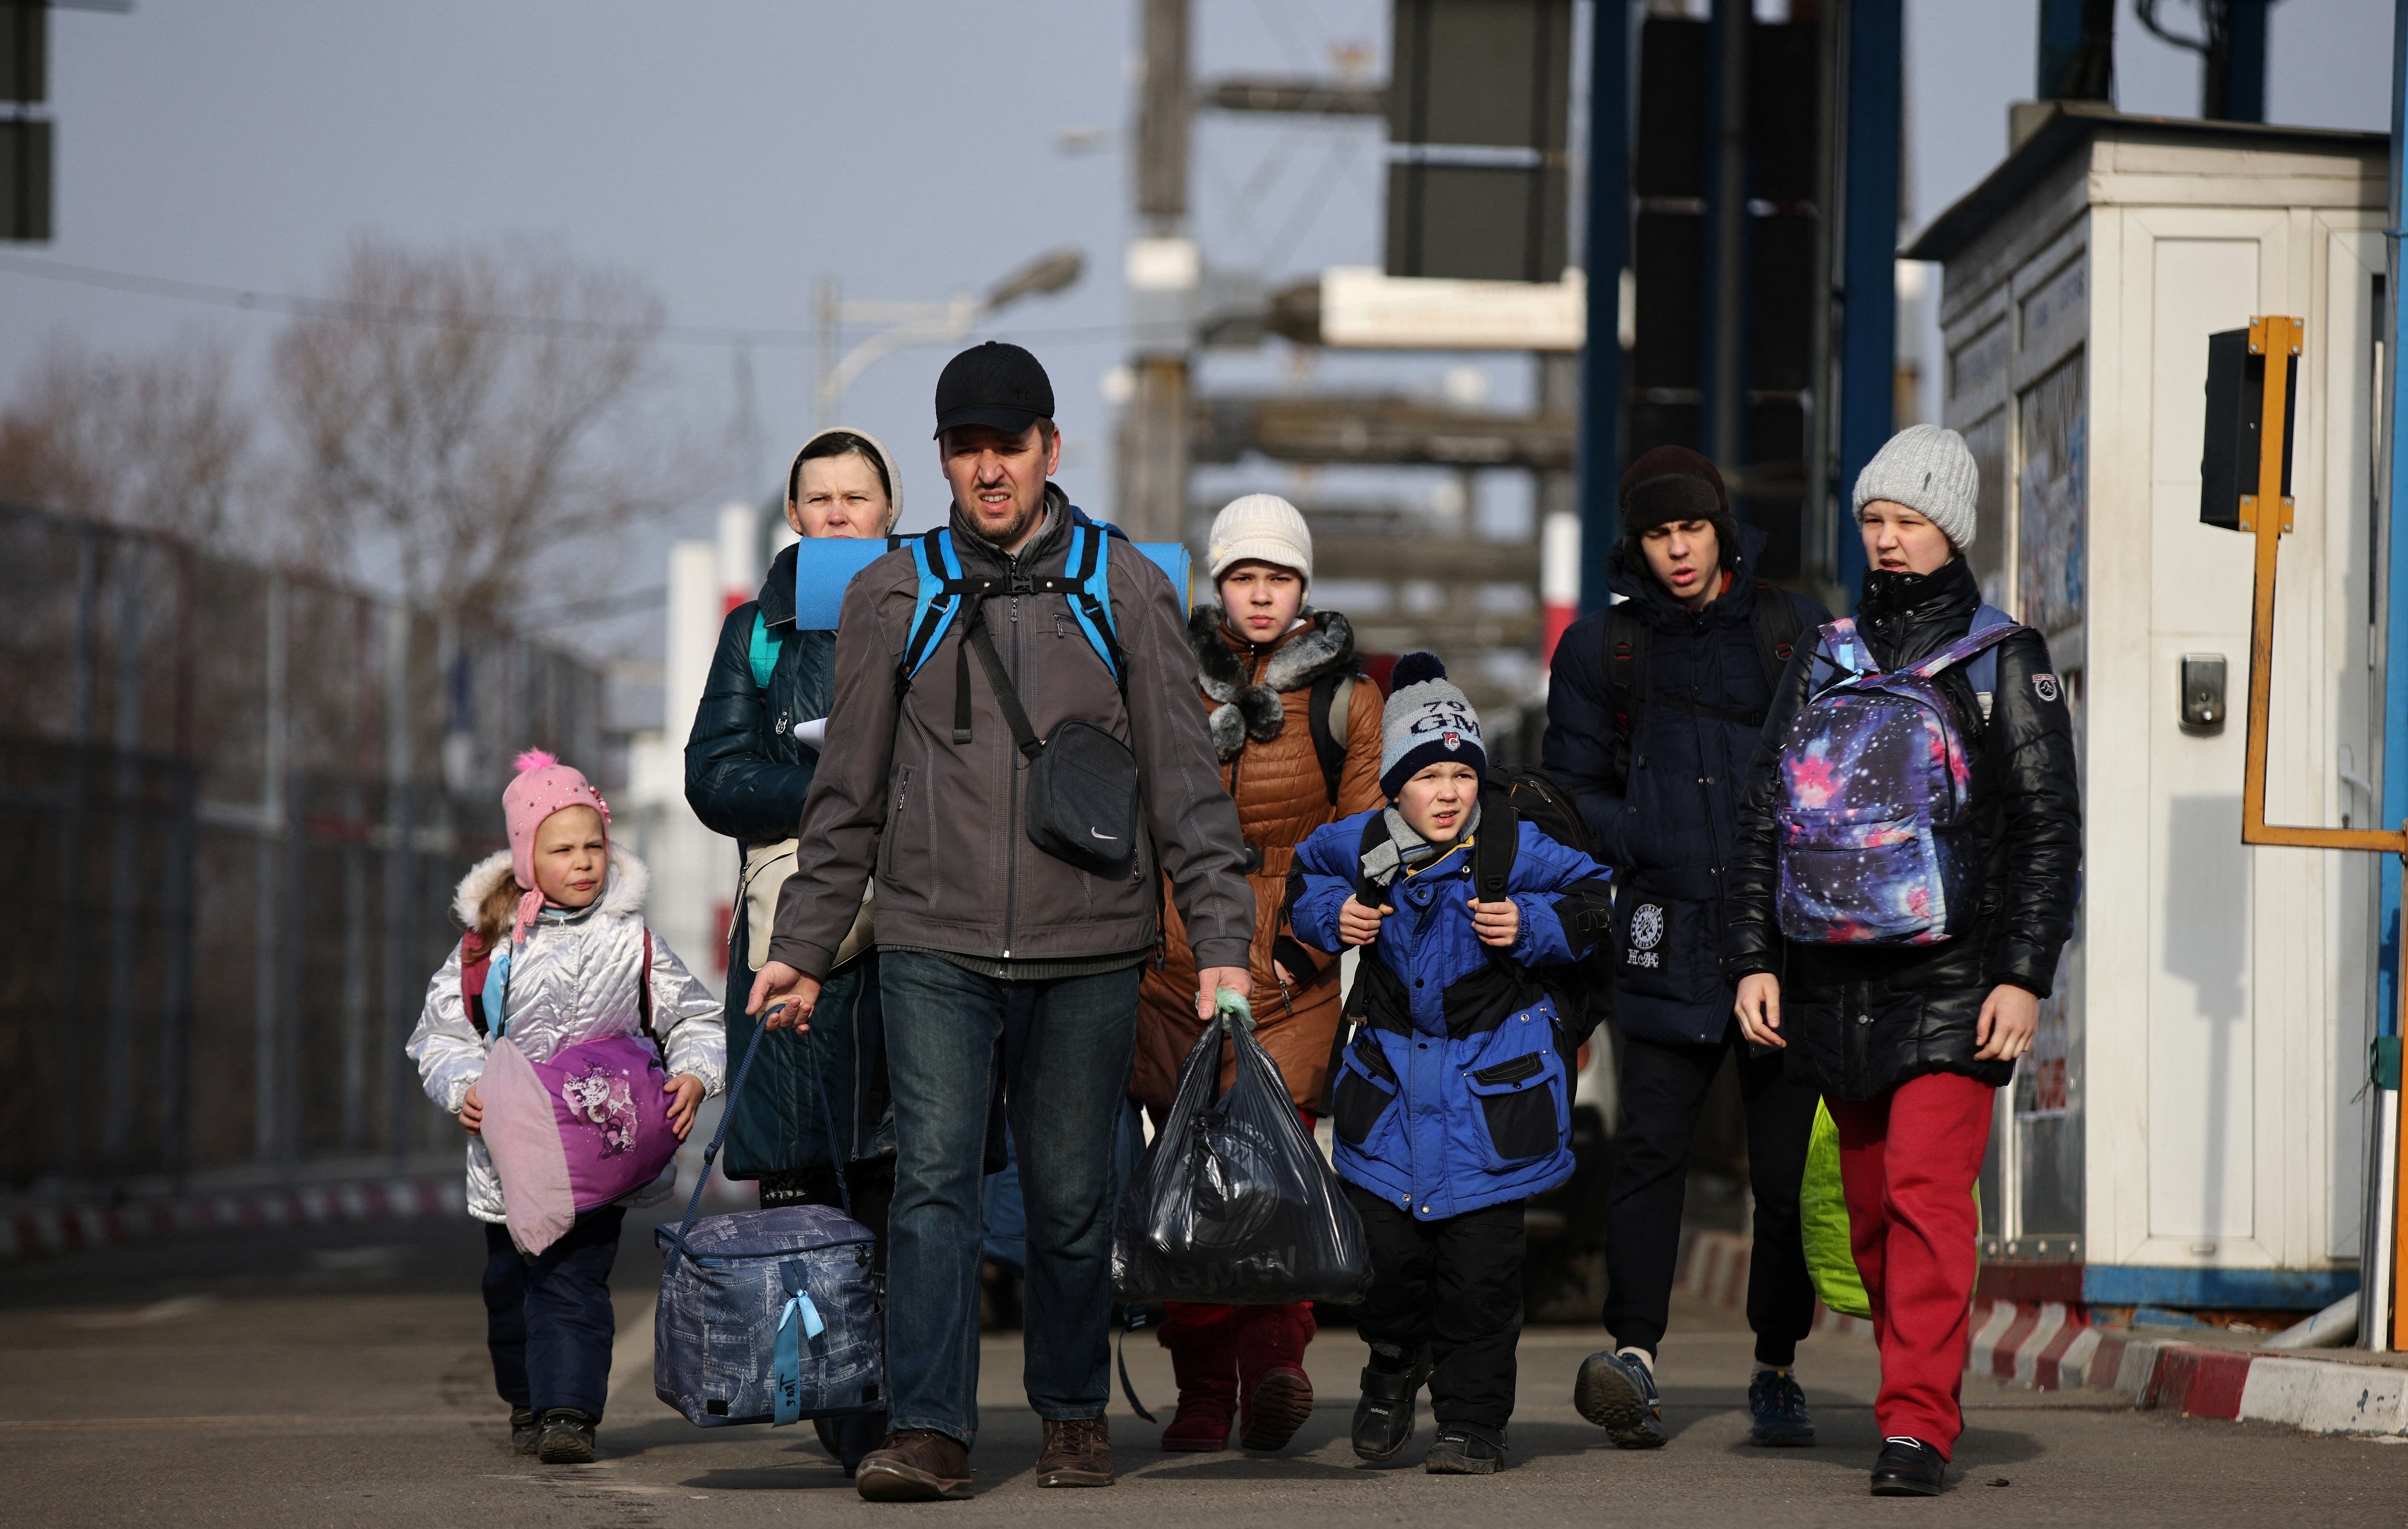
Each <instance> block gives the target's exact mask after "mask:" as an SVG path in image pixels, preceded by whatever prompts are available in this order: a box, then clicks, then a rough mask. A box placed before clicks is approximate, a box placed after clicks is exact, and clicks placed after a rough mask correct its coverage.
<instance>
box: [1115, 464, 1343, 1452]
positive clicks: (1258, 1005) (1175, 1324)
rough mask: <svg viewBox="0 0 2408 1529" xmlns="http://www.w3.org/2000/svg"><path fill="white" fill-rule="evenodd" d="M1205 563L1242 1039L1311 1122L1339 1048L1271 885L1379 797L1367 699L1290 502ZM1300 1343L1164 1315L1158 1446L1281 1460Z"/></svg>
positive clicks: (1171, 1037)
mask: <svg viewBox="0 0 2408 1529" xmlns="http://www.w3.org/2000/svg"><path fill="white" fill-rule="evenodd" d="M1206 563H1207V566H1208V567H1209V569H1210V571H1211V579H1212V584H1213V588H1214V589H1215V590H1216V591H1217V592H1218V593H1219V595H1220V602H1219V604H1218V605H1216V606H1206V607H1201V608H1199V609H1197V612H1196V613H1195V615H1194V617H1193V618H1192V619H1191V620H1190V621H1189V622H1188V624H1187V636H1188V641H1189V643H1190V644H1191V645H1192V646H1193V647H1194V649H1195V650H1196V667H1197V690H1198V691H1199V692H1200V693H1201V695H1200V699H1201V702H1202V705H1203V707H1204V709H1205V711H1206V713H1207V714H1208V716H1209V717H1210V720H1211V732H1212V741H1213V744H1214V746H1215V747H1216V749H1217V750H1218V751H1219V753H1220V756H1221V778H1222V784H1224V785H1225V786H1226V787H1227V788H1228V790H1229V793H1230V794H1231V795H1232V796H1234V797H1236V798H1237V802H1238V817H1239V821H1240V823H1241V824H1242V826H1243V828H1244V831H1245V836H1246V861H1247V871H1248V873H1249V879H1250V880H1251V882H1252V884H1253V886H1254V955H1253V962H1252V965H1253V967H1254V1017H1255V1022H1256V1023H1255V1031H1254V1038H1255V1039H1257V1040H1259V1041H1261V1042H1262V1043H1263V1048H1264V1049H1265V1050H1268V1051H1269V1053H1270V1055H1271V1060H1272V1061H1274V1062H1276V1063H1278V1064H1279V1067H1280V1072H1281V1074H1282V1076H1283V1078H1284V1079H1286V1081H1287V1086H1288V1093H1289V1095H1290V1096H1291V1097H1292V1098H1293V1099H1294V1100H1295V1102H1296V1105H1297V1108H1298V1109H1299V1110H1302V1111H1305V1112H1307V1113H1311V1114H1318V1113H1319V1112H1320V1110H1321V1107H1322V1093H1323V1090H1324V1087H1325V1084H1326V1077H1327V1072H1328V1066H1329V1053H1330V1050H1331V1048H1332V1046H1333V1045H1334V1043H1335V1041H1336V1038H1337V1034H1338V1020H1339V992H1338V964H1337V962H1336V961H1335V960H1334V959H1332V958H1330V957H1328V956H1326V955H1323V954H1320V953H1319V952H1317V951H1313V950H1307V949H1305V948H1304V947H1303V946H1301V945H1299V944H1297V941H1296V938H1295V936H1294V935H1293V934H1292V933H1291V932H1290V931H1289V929H1288V927H1287V923H1286V920H1285V917H1284V915H1283V907H1284V905H1285V902H1286V882H1287V874H1288V868H1289V865H1290V864H1291V863H1292V862H1293V861H1294V859H1295V847H1296V845H1297V842H1298V841H1299V840H1301V839H1302V838H1303V837H1304V836H1306V835H1308V834H1310V833H1312V831H1313V830H1314V829H1316V828H1318V827H1320V826H1321V825H1322V824H1324V823H1326V822H1334V821H1335V820H1337V819H1339V818H1342V817H1345V816H1347V815H1348V814H1350V813H1355V812H1361V811H1364V810H1366V809H1368V808H1369V807H1377V806H1379V805H1380V803H1381V802H1382V801H1383V797H1382V795H1381V793H1380V779H1379V778H1380V704H1381V696H1380V693H1379V692H1378V690H1377V689H1376V688H1374V687H1373V686H1372V685H1371V684H1370V683H1369V681H1368V680H1366V679H1362V678H1361V677H1360V676H1358V675H1357V674H1356V673H1355V633H1354V629H1353V628H1352V627H1350V626H1348V625H1347V623H1346V618H1345V617H1343V616H1341V615H1340V614H1339V613H1338V612H1336V611H1334V610H1315V609H1314V608H1313V607H1312V606H1311V605H1310V604H1308V603H1307V600H1306V595H1307V593H1308V592H1309V590H1310V588H1311V586H1312V532H1311V531H1310V530H1308V529H1307V528H1306V526H1305V523H1304V517H1303V516H1302V515H1299V514H1297V509H1296V507H1295V506H1294V505H1291V504H1289V503H1288V502H1287V501H1286V500H1284V499H1282V498H1280V497H1278V496H1277V495H1275V494H1269V493H1250V494H1247V495H1246V496H1245V497H1243V498H1241V499H1237V500H1233V501H1232V502H1231V503H1230V504H1229V505H1228V506H1227V507H1226V508H1224V509H1223V510H1222V511H1221V513H1220V514H1219V515H1218V516H1217V517H1215V518H1214V520H1213V522H1212V533H1211V538H1210V540H1209V542H1208V544H1207V549H1206ZM1163 917H1164V922H1165V925H1166V929H1165V934H1166V936H1167V938H1168V953H1167V960H1166V963H1165V965H1163V967H1162V968H1161V969H1159V970H1149V971H1147V972H1146V974H1145V979H1144V987H1143V990H1142V996H1141V999H1140V1007H1139V1010H1138V1035H1137V1067H1136V1073H1135V1077H1134V1079H1133V1080H1132V1081H1131V1083H1130V1088H1129V1092H1130V1093H1133V1094H1135V1095H1136V1096H1137V1098H1138V1099H1140V1101H1142V1102H1143V1103H1144V1104H1145V1106H1146V1107H1147V1108H1148V1109H1150V1110H1152V1111H1153V1113H1154V1119H1155V1120H1156V1121H1160V1120H1161V1119H1162V1117H1163V1115H1164V1113H1165V1112H1166V1111H1167V1110H1168V1108H1169V1107H1170V1099H1171V1094H1172V1093H1173V1092H1174V1089H1175V1086H1176V1084H1177V1081H1178V1076H1179V1064H1180V1062H1181V1061H1182V1060H1183V1058H1184V1057H1185V1056H1186V1055H1187V1051H1188V1048H1189V1047H1190V1046H1191V1045H1192V1044H1194V1042H1195V1039H1196V1036H1197V1033H1198V1032H1199V1030H1200V1029H1201V1022H1199V1021H1198V1020H1197V1018H1196V973H1195V970H1194V967H1195V960H1194V958H1193V956H1192V955H1191V954H1190V953H1189V950H1188V948H1187V937H1186V932H1185V930H1184V929H1183V928H1182V927H1181V925H1180V922H1179V916H1178V913H1177V911H1176V910H1175V909H1173V908H1172V907H1170V906H1169V905H1168V902H1166V903H1165V904H1164V910H1163ZM1266 994H1268V995H1269V996H1266ZM1234 1061H1235V1058H1234V1057H1232V1058H1231V1059H1230V1062H1231V1064H1232V1065H1234ZM1224 1083H1225V1086H1226V1070H1225V1075H1224ZM1312 1334H1313V1320H1312V1307H1311V1306H1310V1305H1309V1304H1304V1303H1299V1304H1297V1305H1294V1306H1277V1307H1235V1308H1232V1307H1222V1306H1194V1305H1178V1304H1174V1305H1173V1306H1172V1307H1171V1308H1170V1309H1169V1315H1168V1320H1167V1321H1166V1322H1165V1323H1164V1325H1163V1327H1162V1329H1161V1331H1160V1335H1159V1336H1160V1338H1161V1341H1162V1345H1163V1347H1164V1348H1166V1349H1168V1350H1170V1355H1171V1365H1172V1368H1173V1369H1174V1371H1175V1372H1176V1373H1177V1375H1178V1378H1179V1411H1178V1415H1177V1416H1176V1417H1174V1418H1173V1419H1171V1421H1170V1423H1169V1425H1168V1427H1167V1428H1165V1429H1164V1430H1163V1435H1162V1447H1163V1448H1164V1449H1166V1450H1226V1449H1227V1448H1228V1447H1229V1432H1230V1427H1231V1424H1232V1422H1236V1423H1237V1424H1238V1425H1239V1426H1238V1433H1239V1442H1240V1443H1241V1444H1242V1445H1243V1446H1244V1447H1245V1448H1247V1449H1249V1450H1276V1449H1278V1448H1280V1447H1281V1446H1283V1445H1284V1444H1285V1443H1286V1442H1287V1441H1288V1439H1289V1438H1290V1436H1293V1435H1294V1434H1295V1432H1296V1430H1297V1428H1298V1427H1299V1426H1300V1425H1301V1424H1302V1423H1303V1422H1304V1420H1305V1419H1306V1417H1308V1416H1309V1415H1310V1414H1311V1413H1312V1381H1311V1380H1310V1379H1308V1378H1307V1377H1306V1375H1305V1373H1304V1349H1305V1345H1306V1344H1307V1343H1309V1342H1310V1341H1312Z"/></svg>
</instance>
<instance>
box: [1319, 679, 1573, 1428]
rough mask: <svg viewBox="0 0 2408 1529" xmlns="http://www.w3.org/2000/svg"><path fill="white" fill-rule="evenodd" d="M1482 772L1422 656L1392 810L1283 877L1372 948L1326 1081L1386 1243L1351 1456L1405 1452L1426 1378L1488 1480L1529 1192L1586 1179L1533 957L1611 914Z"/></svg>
mask: <svg viewBox="0 0 2408 1529" xmlns="http://www.w3.org/2000/svg"><path fill="white" fill-rule="evenodd" d="M1487 764H1488V761H1487V755H1486V753H1485V752H1484V750H1483V749H1482V747H1481V736H1480V718H1479V717H1478V715H1477V714H1475V713H1474V712H1473V711H1472V709H1471V707H1470V705H1469V703H1468V702H1467V701H1466V700H1465V699H1464V696H1463V693H1462V692H1461V691H1459V690H1457V689H1455V686H1453V685H1451V684H1448V683H1447V681H1446V669H1445V666H1444V665H1443V664H1440V663H1439V661H1438V660H1437V659H1436V658H1435V657H1433V656H1431V655H1430V654H1428V653H1408V654H1407V655H1405V657H1404V658H1402V659H1400V660H1398V664H1397V668H1396V676H1395V690H1394V693H1392V694H1391V695H1390V696H1389V697H1388V702H1387V707H1386V708H1385V710H1384V711H1383V714H1382V737H1381V750H1380V785H1381V789H1383V791H1385V792H1386V793H1387V794H1388V799H1389V802H1390V804H1391V805H1390V806H1388V807H1383V808H1381V809H1378V810H1376V811H1372V812H1362V813H1356V814H1355V815H1354V816H1353V817H1350V818H1341V819H1340V820H1339V821H1338V822H1333V823H1330V824H1328V825H1327V826H1326V827H1323V828H1319V829H1316V830H1314V831H1313V833H1312V835H1311V836H1308V837H1307V838H1306V839H1305V841H1304V842H1303V843H1302V844H1299V845H1297V850H1296V866H1295V869H1294V871H1292V872H1291V873H1290V876H1289V878H1288V903H1289V916H1290V919H1291V921H1292V922H1293V924H1294V926H1295V929H1296V933H1297V938H1299V939H1301V940H1303V941H1304V942H1305V943H1307V944H1309V945H1313V946H1317V947H1319V948H1320V949H1322V950H1327V951H1330V952H1333V953H1335V952H1337V951H1339V950H1342V949H1343V948H1344V947H1346V946H1349V945H1366V946H1369V947H1371V949H1370V950H1367V951H1366V952H1365V953H1364V956H1363V960H1362V963H1361V969H1360V971H1359V972H1358V974H1357V975H1356V977H1355V990H1354V993H1352V994H1351V995H1350V1001H1349V1003H1348V1012H1349V1013H1350V1014H1352V1015H1353V1016H1355V1018H1356V1020H1357V1021H1358V1022H1359V1024H1360V1029H1359V1031H1358V1032H1357V1033H1356V1035H1355V1038H1354V1040H1353V1041H1352V1042H1351V1043H1349V1044H1348V1045H1347V1046H1346V1047H1345V1049H1344V1053H1343V1060H1342V1064H1341V1065H1340V1067H1338V1068H1337V1069H1335V1070H1334V1071H1333V1072H1332V1074H1331V1079H1332V1084H1331V1115H1332V1117H1333V1118H1332V1125H1333V1127H1334V1129H1335V1132H1336V1136H1337V1142H1338V1150H1337V1154H1336V1165H1337V1169H1338V1175H1339V1177H1340V1179H1343V1180H1345V1183H1346V1193H1347V1197H1348V1198H1349V1199H1351V1200H1352V1201H1353V1202H1354V1204H1355V1210H1356V1211H1357V1213H1359V1214H1360V1215H1361V1216H1362V1218H1363V1230H1364V1236H1365V1240H1366V1243H1367V1245H1368V1247H1369V1251H1370V1255H1371V1288H1370V1292H1369V1294H1368V1295H1366V1296H1365V1297H1364V1301H1363V1305H1362V1307H1361V1308H1360V1309H1359V1311H1358V1312H1357V1315H1356V1330H1357V1331H1358V1332H1360V1333H1361V1334H1362V1336H1363V1339H1364V1341H1365V1342H1367V1343H1369V1345H1370V1347H1371V1363H1370V1365H1369V1366H1368V1367H1367V1368H1366V1369H1365V1370H1364V1371H1363V1386H1362V1391H1363V1400H1362V1401H1361V1402H1360V1403H1359V1404H1358V1405H1357V1406H1356V1408H1355V1453H1356V1454H1358V1455H1361V1456H1362V1457H1363V1458H1364V1459H1366V1460H1375V1461H1376V1460H1387V1459H1390V1458H1391V1457H1393V1456H1394V1455H1396V1454H1397V1453H1398V1451H1399V1450H1402V1449H1403V1448H1404V1447H1405V1443H1406V1441H1407V1440H1408V1439H1410V1438H1411V1437H1412V1432H1413V1398H1414V1395H1415V1393H1418V1392H1419V1391H1420V1390H1421V1386H1422V1382H1423V1381H1424V1380H1427V1381H1428V1382H1429V1388H1430V1410H1431V1411H1432V1412H1433V1413H1434V1414H1435V1415H1436V1416H1437V1419H1438V1428H1439V1432H1438V1441H1437V1443H1436V1444H1435V1445H1434V1446H1433V1447H1432V1448H1431V1450H1430V1452H1429V1455H1428V1457H1427V1458H1426V1460H1425V1461H1424V1463H1423V1465H1424V1468H1425V1469H1426V1470H1428V1471H1430V1472H1432V1473H1433V1474H1462V1475H1483V1476H1484V1475H1486V1474H1488V1473H1489V1472H1491V1471H1494V1470H1496V1469H1497V1468H1498V1465H1500V1464H1502V1462H1503V1459H1504V1452H1505V1423H1506V1420H1507V1419H1508V1418H1509V1417H1511V1416H1512V1411H1513V1375H1514V1367H1513V1349H1514V1345H1515V1343H1516V1342H1517V1341H1518V1340H1519V1339H1520V1337H1521V1334H1522V1250H1523V1237H1522V1202H1523V1200H1524V1199H1526V1198H1527V1197H1528V1196H1529V1195H1532V1194H1535V1193H1539V1192H1541V1191H1542V1190H1547V1189H1552V1188H1554V1187H1555V1185H1557V1184H1560V1183H1562V1182H1563V1181H1564V1179H1566V1178H1567V1177H1569V1176H1570V1173H1571V1171H1572V1154H1571V1149H1570V1145H1569V1139H1570V1135H1569V1134H1570V1106H1571V1069H1570V1066H1569V1065H1568V1062H1567V1058H1566V1055H1565V1052H1566V1051H1567V1050H1569V1048H1568V1047H1567V1046H1565V1045H1564V1043H1563V1036H1562V1034H1561V1031H1560V1029H1559V1027H1558V1025H1557V1022H1556V1021H1555V1006H1554V1002H1553V1000H1552V999H1549V998H1548V997H1546V996H1545V994H1544V993H1542V991H1541V985H1540V981H1539V979H1538V977H1537V975H1536V969H1538V968H1543V967H1548V966H1555V965H1562V964H1564V963H1567V962H1570V961H1573V960H1576V959H1578V958H1579V957H1580V956H1581V955H1582V954H1583V953H1584V950H1585V947H1586V945H1587V944H1588V936H1581V937H1580V940H1579V943H1578V944H1575V943H1574V940H1573V937H1572V936H1570V935H1568V933H1567V931H1569V930H1571V929H1574V928H1584V929H1585V928H1598V927H1604V926H1605V925H1606V921H1605V920H1604V919H1603V918H1601V917H1598V916H1597V915H1598V914H1601V913H1602V912H1603V910H1604V908H1605V905H1606V900H1607V893H1606V877H1607V872H1606V870H1605V868H1604V867H1603V866H1601V865H1598V863H1597V862H1596V861H1594V860H1591V859H1590V858H1589V857H1588V856H1586V855H1584V854H1581V853H1578V852H1577V851H1575V850H1569V849H1566V848H1565V847H1564V846H1562V845H1560V844H1558V843H1556V842H1555V840H1553V839H1551V838H1549V837H1547V836H1545V835H1544V834H1541V833H1540V832H1539V831H1538V830H1537V829H1536V828H1533V827H1531V826H1530V825H1529V824H1528V823H1526V822H1519V821H1518V820H1516V819H1515V818H1514V816H1513V813H1512V807H1511V805H1510V804H1509V803H1507V802H1506V801H1505V800H1504V799H1503V797H1502V796H1500V795H1495V794H1491V795H1488V796H1485V797H1484V796H1483V794H1482V793H1481V789H1480V784H1481V778H1482V776H1483V775H1484V773H1485V772H1486V769H1487ZM1484 813H1485V814H1486V815H1487V817H1488V819H1489V822H1488V825H1487V826H1486V827H1484V826H1483V824H1482V817H1483V815H1484ZM1484 833H1486V834H1489V835H1491V836H1492V837H1493V836H1496V835H1499V834H1512V835H1514V836H1515V843H1514V849H1513V852H1512V865H1511V870H1510V872H1509V873H1508V874H1507V877H1506V879H1505V884H1504V895H1503V896H1501V897H1498V898H1496V899H1494V900H1491V901H1485V902H1484V901H1481V900H1479V896H1478V892H1477V886H1476V882H1475V879H1474V871H1475V869H1477V868H1483V867H1485V866H1493V865H1494V864H1495V861H1496V846H1495V845H1494V844H1492V845H1490V846H1489V851H1490V852H1489V854H1488V855H1486V856H1484V855H1483V854H1482V853H1481V851H1480V845H1479V842H1478V841H1479V838H1480V836H1481V835H1482V834H1484ZM1492 886H1493V883H1492ZM1584 913H1586V914H1589V915H1590V916H1589V917H1587V918H1583V917H1582V915H1583V914H1584Z"/></svg>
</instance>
